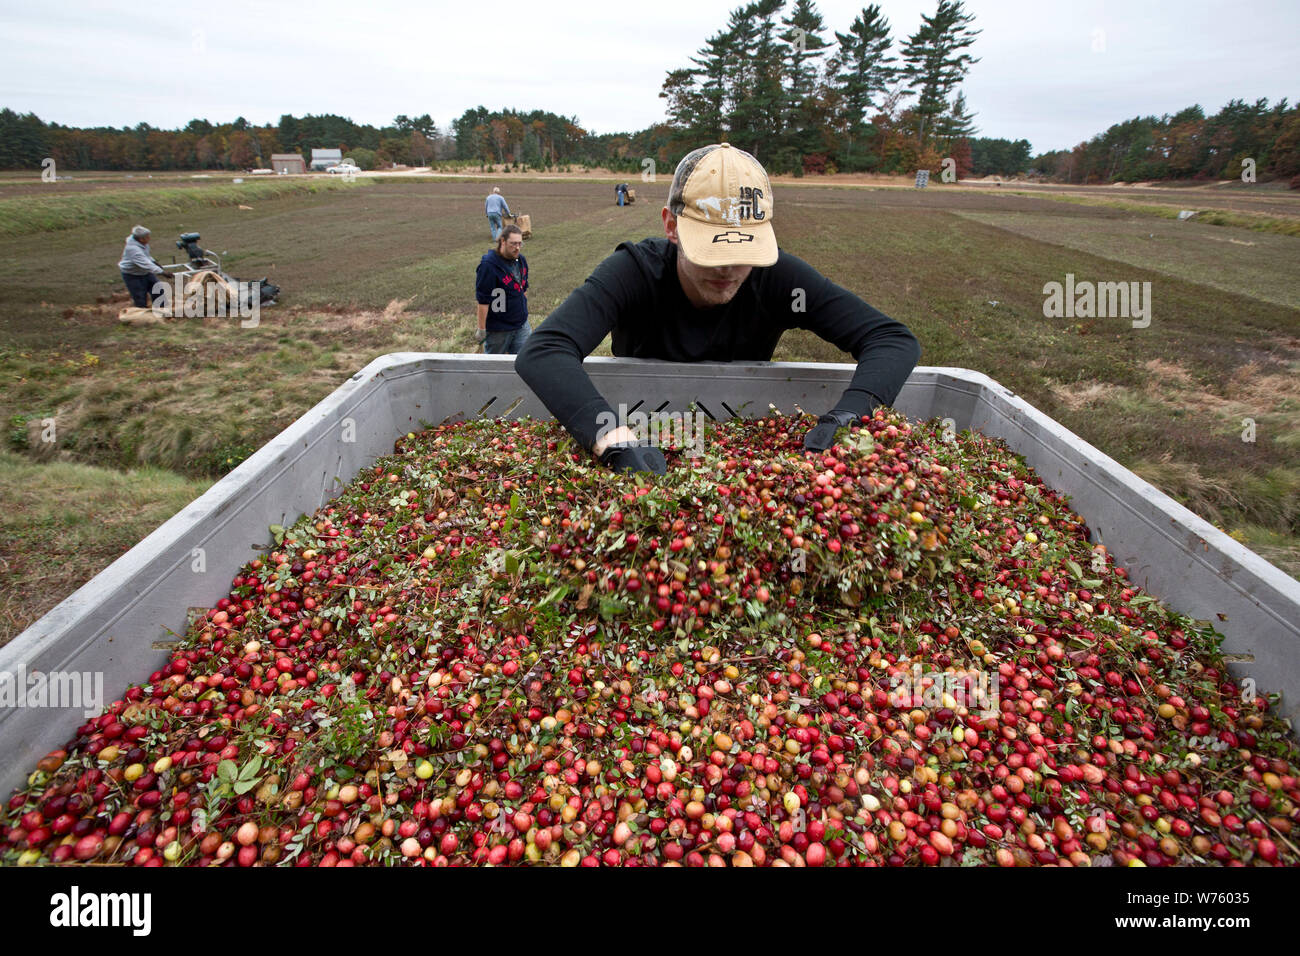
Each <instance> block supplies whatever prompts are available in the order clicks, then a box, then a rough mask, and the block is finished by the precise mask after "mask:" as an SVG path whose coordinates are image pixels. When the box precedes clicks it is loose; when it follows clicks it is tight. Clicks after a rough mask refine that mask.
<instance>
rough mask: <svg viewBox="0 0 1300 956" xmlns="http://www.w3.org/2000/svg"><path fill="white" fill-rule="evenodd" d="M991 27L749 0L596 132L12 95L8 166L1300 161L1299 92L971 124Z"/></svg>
mask: <svg viewBox="0 0 1300 956" xmlns="http://www.w3.org/2000/svg"><path fill="white" fill-rule="evenodd" d="M980 32H981V31H979V30H977V29H974V17H973V16H972V15H971V14H969V13H967V12H966V10H965V8H964V7H963V4H962V2H961V0H936V6H935V9H934V12H933V13H931V14H928V15H922V17H921V22H920V24H919V25H918V26H917V27H916V29H915V30H914V31H912V32H911V33H910V34H908V35H907V37H906V38H905V39H903V40H896V39H895V37H894V33H893V28H892V27H891V25H890V23H889V21H888V19H887V18H886V17H885V16H884V14H883V13H882V12H881V8H880V6H879V5H878V4H872V5H870V6H866V7H863V8H862V10H861V11H860V13H859V14H858V15H857V16H856V17H855V18H854V19H853V21H852V22H851V23H849V24H847V25H846V26H845V28H844V30H843V32H841V31H839V30H835V29H832V28H830V27H828V26H827V25H826V23H825V21H824V19H823V17H822V15H821V13H820V12H819V11H818V9H817V5H816V3H815V2H813V0H792V2H789V3H787V0H753V2H750V3H748V4H746V5H744V6H741V7H737V8H736V9H734V10H732V11H731V13H730V14H729V16H728V19H727V22H726V24H725V26H723V27H722V28H721V29H719V30H718V31H717V32H716V33H714V34H713V35H712V36H710V37H709V38H708V39H707V40H706V41H705V44H704V46H703V47H701V48H700V49H699V50H697V51H696V53H695V55H694V56H691V57H690V58H689V64H688V65H685V66H681V67H678V68H674V69H671V70H669V71H667V74H666V76H665V79H664V82H663V85H662V88H661V90H660V94H659V95H660V97H661V98H663V99H664V100H665V104H666V105H665V111H666V114H667V115H666V119H665V121H664V122H662V123H657V124H655V125H653V126H650V127H648V128H646V129H644V130H640V131H637V132H623V133H606V134H600V135H597V134H593V133H591V132H590V131H588V130H587V129H585V128H584V127H583V125H582V122H581V121H580V120H579V118H578V117H577V116H563V115H560V114H557V113H552V112H549V111H546V110H531V111H521V110H514V109H499V110H488V109H487V108H486V107H484V106H478V107H475V108H472V109H467V110H465V112H464V113H462V114H461V115H460V116H459V117H457V118H456V119H455V120H453V121H452V123H451V124H450V126H449V127H448V128H446V129H442V130H440V129H439V128H438V125H437V124H436V123H435V122H434V121H433V120H432V118H431V117H430V116H429V115H428V114H427V113H426V114H424V115H422V116H419V117H415V118H412V117H408V116H405V115H402V116H397V117H395V118H394V119H393V121H392V122H391V123H389V124H388V125H386V126H382V127H376V126H372V125H367V124H357V123H354V122H353V121H352V120H350V119H348V118H346V117H342V116H335V115H332V114H325V115H320V116H314V115H308V116H303V117H294V116H292V115H284V116H281V117H280V121H279V123H278V124H276V125H274V126H272V125H270V124H268V125H265V126H254V125H252V124H250V123H248V122H247V121H246V120H245V119H243V118H242V117H240V118H238V119H236V120H235V121H234V122H232V123H224V124H213V123H210V122H208V121H207V120H200V119H195V120H191V121H190V123H189V124H187V125H186V126H185V127H184V128H183V129H179V130H162V129H156V128H154V127H151V126H149V125H148V124H147V123H141V124H139V125H137V126H135V127H124V128H121V129H115V128H109V127H100V128H93V129H79V128H75V127H68V126H60V125H59V124H57V123H49V124H47V123H44V122H42V121H41V120H40V119H39V118H38V117H36V116H34V115H33V114H30V113H28V114H18V113H16V112H14V111H13V110H10V109H4V110H0V167H11V168H12V167H17V168H36V167H39V166H40V164H41V162H42V160H43V159H44V158H45V157H53V158H54V159H55V160H56V162H57V163H58V165H59V167H60V168H61V169H145V170H149V169H157V170H167V169H235V170H238V169H248V168H253V167H266V166H269V165H270V157H271V154H272V153H279V152H297V153H300V154H301V155H303V156H304V158H309V157H310V151H311V150H312V149H313V148H339V149H342V150H343V152H344V154H345V155H347V156H351V157H352V158H353V159H354V160H356V161H357V163H358V165H360V166H362V167H363V168H375V167H378V166H386V165H390V164H393V163H397V164H403V165H408V166H426V165H433V164H454V165H462V166H463V165H465V164H467V163H468V164H475V165H480V166H485V165H488V164H493V165H505V166H507V167H510V168H516V169H518V168H530V169H555V168H562V167H572V166H600V167H605V168H607V169H612V170H616V171H620V172H627V173H634V172H638V171H640V170H641V169H643V168H644V167H643V163H644V160H645V159H647V158H649V159H652V160H654V161H655V164H656V167H657V168H659V169H671V168H673V166H674V165H675V164H676V163H677V161H678V160H679V159H680V158H681V157H682V156H684V155H685V154H686V153H687V152H688V151H690V150H691V149H693V148H695V147H696V146H699V145H701V144H703V143H710V142H719V141H722V140H726V141H729V142H731V143H733V144H735V145H736V146H739V147H741V148H742V149H745V150H747V151H749V152H751V153H753V154H754V155H755V156H757V157H758V159H759V160H760V161H761V162H763V164H764V165H765V166H766V167H767V168H768V170H769V171H771V172H773V173H792V174H794V175H803V174H806V173H834V172H880V173H905V174H910V173H911V172H913V171H915V170H918V169H929V170H931V171H932V172H934V173H939V172H940V171H941V169H942V167H943V164H944V160H945V159H948V158H951V159H952V160H953V162H954V164H955V167H956V168H955V172H956V173H957V175H958V176H960V177H968V176H976V177H981V176H986V175H991V174H996V175H1001V176H1015V175H1020V174H1025V173H1028V174H1030V175H1033V176H1036V177H1039V178H1044V179H1048V180H1053V181H1058V182H1067V183H1103V182H1119V181H1128V182H1133V181H1138V180H1155V179H1169V178H1222V177H1232V178H1235V177H1237V176H1239V175H1241V172H1242V170H1243V168H1246V167H1248V166H1249V165H1250V164H1249V163H1248V162H1247V161H1248V160H1253V161H1254V167H1253V168H1254V169H1255V172H1256V175H1257V176H1259V177H1261V178H1269V177H1277V176H1283V177H1293V176H1297V175H1300V107H1289V106H1288V105H1287V101H1286V100H1285V99H1283V100H1281V101H1280V102H1278V103H1277V104H1274V105H1273V106H1271V107H1270V106H1269V104H1268V101H1267V100H1258V101H1256V102H1255V103H1254V104H1247V103H1245V102H1243V101H1241V100H1233V101H1231V102H1230V103H1228V105H1227V106H1225V107H1223V109H1221V110H1220V111H1219V112H1218V113H1216V114H1215V115H1213V116H1211V117H1206V116H1205V114H1204V111H1203V110H1202V109H1201V107H1199V106H1192V107H1189V108H1187V109H1185V110H1183V111H1181V112H1179V113H1177V114H1175V115H1173V116H1169V115H1165V116H1162V117H1154V116H1148V117H1135V118H1133V119H1131V120H1127V121H1125V122H1122V123H1117V124H1115V125H1114V126H1112V127H1110V129H1108V130H1106V131H1105V132H1104V133H1100V134H1098V135H1097V136H1094V137H1093V138H1092V139H1090V140H1088V141H1087V142H1084V143H1080V144H1079V145H1078V146H1076V147H1075V148H1074V149H1072V150H1057V151H1053V152H1048V153H1043V154H1040V155H1038V156H1033V155H1032V151H1031V146H1030V143H1029V142H1028V141H1027V140H1024V139H1018V140H1008V139H996V138H987V137H979V136H976V135H975V133H976V132H977V129H976V126H975V122H974V120H975V114H974V113H973V112H971V110H970V109H969V107H968V105H967V103H966V98H965V95H964V94H963V93H962V91H961V84H962V81H963V80H964V78H965V76H966V74H967V71H968V70H969V69H970V67H971V65H972V64H974V63H977V62H979V61H978V59H976V58H975V57H974V56H973V55H972V53H971V52H970V51H971V48H972V46H973V45H974V43H975V40H976V38H977V37H978V36H979V34H980Z"/></svg>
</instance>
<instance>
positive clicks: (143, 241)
mask: <svg viewBox="0 0 1300 956" xmlns="http://www.w3.org/2000/svg"><path fill="white" fill-rule="evenodd" d="M135 241H136V242H138V243H140V245H142V246H147V245H149V233H147V232H146V233H145V234H144V235H143V236H136V237H135Z"/></svg>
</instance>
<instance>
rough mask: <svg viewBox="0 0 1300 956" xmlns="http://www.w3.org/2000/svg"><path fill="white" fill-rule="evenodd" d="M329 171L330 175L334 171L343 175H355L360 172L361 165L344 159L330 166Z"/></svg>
mask: <svg viewBox="0 0 1300 956" xmlns="http://www.w3.org/2000/svg"><path fill="white" fill-rule="evenodd" d="M329 172H330V174H331V175H333V174H334V173H341V174H343V175H344V176H355V175H356V174H357V173H359V172H361V167H360V166H358V165H357V164H356V163H354V162H352V160H350V159H345V160H343V162H341V163H339V164H338V165H337V166H331V167H330V168H329Z"/></svg>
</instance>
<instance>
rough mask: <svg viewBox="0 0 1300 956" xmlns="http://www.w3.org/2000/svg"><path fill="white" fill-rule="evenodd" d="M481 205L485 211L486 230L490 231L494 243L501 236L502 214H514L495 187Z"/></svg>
mask: <svg viewBox="0 0 1300 956" xmlns="http://www.w3.org/2000/svg"><path fill="white" fill-rule="evenodd" d="M483 205H484V208H485V209H487V218H488V228H489V229H491V230H492V241H493V242H496V241H497V239H498V238H499V237H500V235H501V216H502V214H503V213H504V214H505V215H507V216H513V215H514V213H512V212H511V211H510V206H509V205H508V204H507V203H506V197H505V196H503V195H501V189H500V188H499V187H497V186H493V187H492V193H491V195H489V196H488V198H487V202H485V203H484V204H483Z"/></svg>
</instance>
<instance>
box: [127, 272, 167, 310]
mask: <svg viewBox="0 0 1300 956" xmlns="http://www.w3.org/2000/svg"><path fill="white" fill-rule="evenodd" d="M122 281H123V282H125V283H126V291H127V292H129V293H131V304H132V305H134V306H135V307H136V308H137V309H145V308H148V307H149V300H150V298H152V297H153V287H154V285H155V283H157V282H158V281H159V278H158V276H154V275H147V276H133V275H131V274H130V273H128V272H123V273H122Z"/></svg>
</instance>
